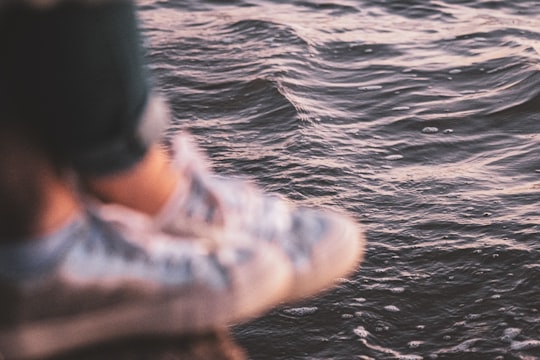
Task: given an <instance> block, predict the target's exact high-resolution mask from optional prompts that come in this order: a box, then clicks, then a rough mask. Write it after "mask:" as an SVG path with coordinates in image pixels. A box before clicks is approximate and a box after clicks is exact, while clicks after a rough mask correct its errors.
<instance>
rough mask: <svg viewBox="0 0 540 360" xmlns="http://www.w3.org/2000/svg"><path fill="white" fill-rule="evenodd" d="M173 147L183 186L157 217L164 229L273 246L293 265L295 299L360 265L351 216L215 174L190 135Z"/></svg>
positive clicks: (360, 237) (359, 241)
mask: <svg viewBox="0 0 540 360" xmlns="http://www.w3.org/2000/svg"><path fill="white" fill-rule="evenodd" d="M173 145H174V150H175V151H174V152H175V157H174V160H175V162H176V166H177V167H178V170H179V172H180V173H181V175H182V179H183V181H182V182H181V184H180V185H179V187H178V189H177V192H176V194H174V195H173V197H172V198H171V200H170V201H169V203H168V204H167V205H166V206H165V207H164V208H163V209H162V211H161V213H160V214H159V215H158V216H157V217H156V218H155V221H156V224H157V226H158V227H159V228H160V229H162V230H164V231H166V232H168V233H171V234H176V235H197V236H203V237H205V238H208V239H214V240H217V241H219V242H223V241H230V242H233V243H238V241H239V240H247V241H249V242H258V243H265V244H271V245H273V246H274V247H275V248H277V249H279V250H280V251H282V252H283V253H284V254H285V255H286V256H287V257H288V259H289V261H291V264H292V265H293V269H294V276H295V281H294V285H293V289H292V291H291V299H294V298H301V297H305V296H309V295H311V294H314V293H315V292H317V291H320V290H323V289H324V288H326V287H328V286H329V285H331V284H332V283H333V282H334V281H335V280H336V279H337V278H339V277H342V276H345V275H347V274H349V273H350V272H351V271H353V270H354V269H355V268H356V266H358V264H359V262H360V261H361V259H362V257H363V252H364V246H365V239H364V233H363V230H362V229H361V228H360V226H359V225H358V224H356V223H355V222H354V221H353V220H352V219H350V218H349V217H347V216H345V215H341V214H336V213H333V212H330V211H321V210H313V209H308V208H302V207H296V206H294V205H293V204H291V203H290V202H288V201H286V200H285V199H283V198H281V197H278V196H276V195H270V194H264V193H263V192H261V191H260V190H259V189H258V188H257V187H256V186H255V185H253V184H252V183H249V182H247V181H244V180H239V179H234V178H226V177H222V176H217V175H215V174H213V173H212V172H211V171H210V170H209V169H208V166H207V165H206V164H207V160H206V159H205V158H204V156H202V155H201V152H200V150H199V149H198V148H197V147H196V146H195V145H194V143H193V141H192V140H191V138H190V137H189V136H188V135H186V134H180V135H178V136H177V138H176V139H175V143H174V144H173ZM239 234H240V235H242V236H238V235H239Z"/></svg>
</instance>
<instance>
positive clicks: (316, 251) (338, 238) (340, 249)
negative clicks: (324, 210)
mask: <svg viewBox="0 0 540 360" xmlns="http://www.w3.org/2000/svg"><path fill="white" fill-rule="evenodd" d="M328 216H330V217H332V218H333V224H334V226H333V227H332V229H331V230H330V233H329V234H327V236H326V238H325V239H324V240H323V241H320V243H319V244H318V245H317V246H315V247H314V248H313V249H312V253H311V261H310V266H309V267H308V268H307V269H299V270H297V271H295V272H294V281H293V288H292V290H291V291H290V296H289V298H288V302H294V301H298V300H302V299H304V298H306V297H309V296H312V295H315V294H317V293H320V292H322V291H325V290H328V289H329V288H331V287H333V286H334V285H335V284H336V283H337V282H338V281H339V279H340V278H343V277H346V276H348V275H350V274H351V273H352V272H353V271H354V270H356V269H357V268H358V266H359V265H360V263H361V262H362V261H363V259H364V253H365V246H366V245H365V244H366V238H365V235H364V230H363V229H362V227H361V226H360V225H358V224H356V223H355V222H354V221H352V220H350V219H349V218H347V217H345V216H341V215H337V214H336V215H328Z"/></svg>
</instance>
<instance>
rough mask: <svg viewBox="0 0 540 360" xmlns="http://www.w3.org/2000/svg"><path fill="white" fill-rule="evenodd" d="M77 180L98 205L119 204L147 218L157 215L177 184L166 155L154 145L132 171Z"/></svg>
mask: <svg viewBox="0 0 540 360" xmlns="http://www.w3.org/2000/svg"><path fill="white" fill-rule="evenodd" d="M81 180H82V181H83V182H84V185H85V188H86V190H87V191H89V192H90V194H92V195H94V196H96V197H97V198H98V199H100V200H101V201H103V202H105V203H118V204H122V205H125V206H127V207H130V208H133V209H135V210H138V211H141V212H143V213H146V214H149V215H156V214H158V213H159V212H160V210H161V209H162V208H163V206H164V205H165V204H166V203H167V202H168V200H169V198H170V197H171V196H172V194H173V193H174V191H175V189H176V188H177V187H178V183H179V182H180V181H181V179H180V174H179V172H178V171H176V169H174V168H173V167H172V166H171V164H170V160H169V158H168V155H167V154H166V153H165V151H163V150H162V149H161V148H160V147H159V146H157V145H154V146H152V147H150V148H149V149H148V152H147V153H146V155H145V157H144V158H143V159H142V160H141V161H140V162H139V163H138V164H136V165H135V166H133V167H132V168H129V169H127V170H124V171H121V172H118V173H115V174H112V175H108V176H86V177H83V178H82V179H81Z"/></svg>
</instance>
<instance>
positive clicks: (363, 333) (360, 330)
mask: <svg viewBox="0 0 540 360" xmlns="http://www.w3.org/2000/svg"><path fill="white" fill-rule="evenodd" d="M353 332H354V334H355V335H356V336H358V337H359V338H362V339H365V338H367V337H368V335H369V331H367V330H366V328H365V327H363V326H358V327H356V328H354V330H353Z"/></svg>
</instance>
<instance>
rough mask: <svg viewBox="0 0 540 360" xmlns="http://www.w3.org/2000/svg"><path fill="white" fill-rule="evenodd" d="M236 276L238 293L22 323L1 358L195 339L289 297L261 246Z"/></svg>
mask: <svg viewBox="0 0 540 360" xmlns="http://www.w3.org/2000/svg"><path fill="white" fill-rule="evenodd" d="M257 254H258V256H256V257H255V258H254V259H252V261H250V264H251V265H250V266H242V267H239V268H238V269H236V270H235V271H234V274H233V276H232V278H233V279H235V281H234V283H233V284H232V288H233V289H237V291H233V292H228V293H224V294H222V293H217V292H215V291H212V290H210V289H208V288H196V287H193V288H190V289H186V291H189V296H185V295H180V297H179V298H176V299H173V300H168V301H163V298H161V301H152V302H145V303H141V304H136V305H131V306H129V307H127V306H124V307H120V306H119V307H116V308H111V309H108V310H107V311H95V312H91V313H87V314H84V315H82V316H74V317H69V318H65V319H60V318H59V319H53V320H49V321H42V322H33V323H29V324H24V325H21V326H19V327H18V328H16V329H11V330H9V331H7V330H0V358H2V359H3V358H6V359H22V358H24V359H36V358H39V359H42V358H46V357H50V356H53V355H58V354H61V353H65V352H68V351H70V350H74V349H77V348H83V347H88V346H91V345H95V344H99V343H103V342H109V341H113V340H117V339H121V338H126V337H133V336H143V335H182V334H198V333H205V332H209V331H212V330H217V329H221V328H225V327H227V326H229V325H231V324H236V323H239V322H242V321H246V320H249V319H251V318H253V317H255V316H257V315H261V314H263V313H264V312H266V311H268V310H270V309H271V308H272V307H274V306H276V305H278V304H279V303H281V302H283V300H284V299H285V298H286V297H287V295H288V292H289V289H290V287H291V281H292V275H291V273H292V269H291V267H290V264H289V262H288V260H287V259H286V258H285V257H284V256H283V255H282V254H280V253H279V252H277V251H274V250H273V249H271V248H268V249H266V248H265V247H264V246H262V247H261V249H260V250H259V251H258V252H257Z"/></svg>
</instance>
